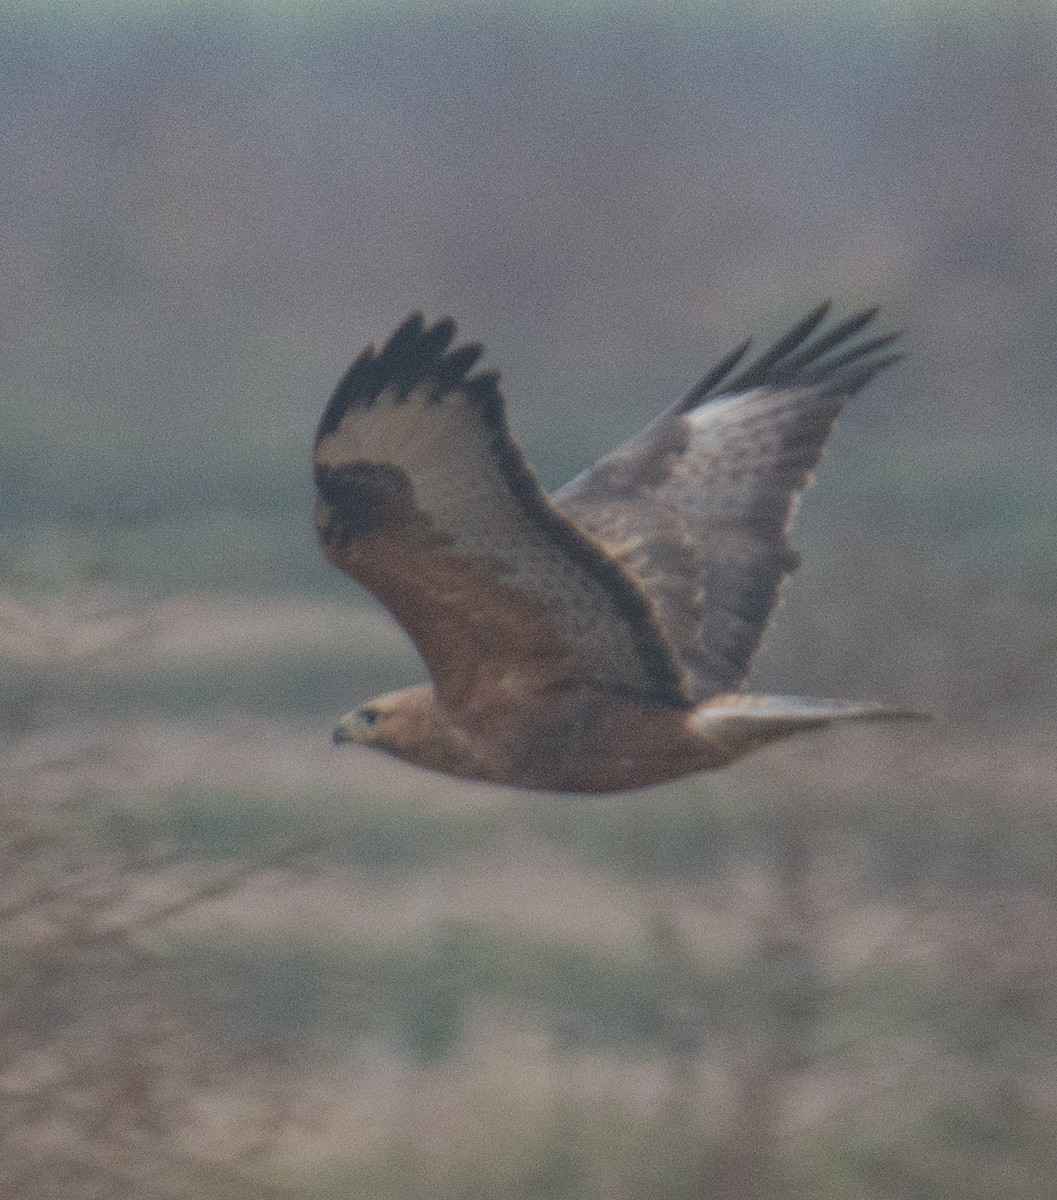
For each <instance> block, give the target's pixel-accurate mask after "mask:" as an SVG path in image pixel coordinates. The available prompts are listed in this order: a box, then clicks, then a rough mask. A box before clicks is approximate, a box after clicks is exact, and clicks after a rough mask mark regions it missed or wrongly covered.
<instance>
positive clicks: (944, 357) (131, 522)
mask: <svg viewBox="0 0 1057 1200" xmlns="http://www.w3.org/2000/svg"><path fill="white" fill-rule="evenodd" d="M1055 35H1057V14H1055V13H1054V10H1053V8H1052V7H1051V4H1050V3H1049V0H1003V3H1002V4H1001V5H999V4H997V3H994V4H988V3H984V2H980V3H975V4H974V3H971V2H970V0H964V2H960V0H917V2H913V0H905V2H902V3H901V2H899V0H889V2H888V3H885V4H882V5H878V4H872V5H866V4H862V5H856V4H840V3H838V2H837V0H833V3H830V4H827V3H823V2H819V3H815V4H804V5H792V4H790V5H774V4H762V3H760V4H756V3H753V2H752V0H741V2H734V0H729V2H726V3H722V4H720V3H716V4H712V3H704V2H702V3H690V2H689V0H687V2H686V3H682V4H672V5H655V6H636V5H627V4H619V3H617V2H616V0H613V2H611V3H606V2H605V0H595V2H593V3H580V2H576V0H570V3H568V4H566V5H556V4H548V3H543V2H540V3H528V2H526V3H522V4H515V3H508V4H504V5H486V4H478V5H473V4H454V3H453V4H444V3H427V2H426V0H422V2H421V3H414V2H413V0H407V2H406V3H384V2H382V0H377V2H376V3H373V4H356V5H345V4H342V3H339V2H338V0H333V2H331V3H317V4H312V5H300V4H295V3H286V4H283V3H279V2H278V0H275V2H273V3H250V2H249V0H246V2H245V3H237V2H235V0H229V2H228V3H225V4H217V5H211V6H200V7H199V6H195V5H193V4H191V3H186V4H179V3H173V4H169V5H165V6H162V5H149V4H133V3H130V2H125V3H107V2H106V0H80V2H79V3H73V2H71V3H66V4H62V3H51V4H46V3H43V2H41V3H31V2H29V0H20V2H19V0H16V2H14V3H8V4H7V5H6V6H5V7H4V9H3V13H2V14H0V108H2V112H3V128H2V133H0V146H2V161H3V169H2V171H0V214H2V220H0V279H2V284H0V317H2V328H3V336H4V354H3V357H2V360H0V396H2V414H3V415H2V424H0V430H2V437H0V511H2V514H3V520H2V522H0V733H2V738H3V744H2V748H0V760H2V771H0V802H2V806H0V946H2V950H0V976H2V979H3V988H2V1001H0V1097H2V1103H0V1195H3V1196H5V1197H6V1196H11V1197H20V1198H22V1197H33V1198H36V1197H56V1198H58V1197H62V1198H63V1200H67V1198H72V1200H79V1198H80V1197H102V1198H107V1200H108V1198H109V1197H116V1196H123V1197H140V1196H144V1197H146V1196H150V1197H191V1196H194V1197H205V1198H207V1200H211V1198H213V1197H217V1198H219V1197H228V1196H251V1197H256V1196H261V1197H270V1196H276V1197H286V1196H298V1197H308V1198H310V1200H314V1198H317V1197H318V1198H323V1197H339V1196H340V1197H349V1196H370V1197H378V1198H380V1200H388V1198H392V1200H416V1198H419V1197H429V1198H430V1200H463V1198H470V1197H481V1198H482V1200H483V1198H486V1197H487V1198H498V1200H507V1198H510V1200H513V1198H515V1197H517V1198H523V1200H528V1198H533V1200H603V1198H604V1200H624V1198H627V1200H633V1198H634V1200H643V1198H646V1200H648V1198H650V1197H657V1198H658V1200H659V1198H660V1197H664V1198H665V1200H683V1198H690V1197H695V1198H701V1197H723V1198H728V1197H729V1198H732V1200H741V1198H743V1197H744V1198H747V1197H758V1196H768V1197H770V1196H782V1197H791V1198H792V1197H796V1198H804V1200H807V1198H808V1197H811V1198H823V1200H824V1198H826V1197H834V1198H837V1197H840V1198H842V1200H844V1198H855V1200H858V1198H862V1200H882V1198H883V1200H888V1198H891V1200H897V1198H898V1200H903V1198H906V1200H910V1198H918V1197H928V1198H930V1200H931V1198H934V1197H939V1198H943V1197H948V1196H950V1197H959V1198H969V1200H973V1198H976V1197H979V1198H981V1200H983V1198H985V1197H986V1198H991V1197H993V1196H996V1195H1002V1196H1003V1197H1022V1198H1024V1200H1033V1198H1035V1197H1038V1198H1043V1197H1050V1196H1052V1195H1053V1182H1052V1181H1053V1178H1054V1174H1055V1171H1057V1149H1055V1142H1054V1139H1053V1136H1052V1131H1053V1128H1054V1121H1055V1119H1057V1000H1055V992H1054V986H1055V980H1057V884H1055V874H1054V870H1053V863H1054V858H1055V853H1057V822H1055V814H1054V800H1055V796H1054V791H1055V750H1057V739H1055V736H1054V732H1053V712H1054V708H1055V704H1057V670H1055V667H1057V619H1055V615H1054V594H1055V585H1057V553H1055V549H1054V541H1055V539H1054V513H1055V506H1057V481H1055V474H1054V469H1053V463H1054V459H1055V452H1057V403H1055V399H1057V397H1055V388H1054V383H1053V379H1054V376H1055V373H1057V341H1055V337H1054V331H1055V329H1057V191H1055V188H1054V178H1055V172H1057V40H1055ZM826 296H832V297H834V299H835V300H836V301H837V304H838V306H839V308H840V310H841V311H842V312H846V311H850V310H852V309H854V308H855V307H857V306H858V307H861V306H865V305H869V304H873V303H875V302H879V303H881V304H882V305H883V306H884V314H883V317H882V321H883V323H884V324H885V327H886V328H896V327H903V328H905V329H906V330H907V336H906V345H907V350H908V352H909V356H908V359H907V361H906V362H905V363H903V364H901V365H900V366H899V367H898V368H896V369H894V370H892V371H890V372H887V373H886V374H885V375H884V376H883V377H882V378H879V379H878V380H877V381H876V382H875V383H874V384H873V385H872V386H871V387H870V389H869V390H868V391H867V392H866V393H864V394H863V395H861V396H860V397H858V398H857V399H856V401H855V403H854V404H853V405H852V406H851V408H850V409H849V411H848V412H847V413H846V415H845V417H844V419H843V420H842V422H841V425H840V428H839V429H838V431H837V434H836V436H835V437H834V440H833V443H832V444H831V454H830V456H829V457H828V458H827V460H826V462H825V463H824V464H823V466H822V468H821V470H820V472H819V480H818V484H817V486H816V488H815V490H814V491H812V492H811V493H810V494H809V495H808V496H807V498H806V500H805V503H804V504H803V506H802V509H801V514H800V521H799V533H798V544H799V546H800V548H801V549H802V551H803V552H804V556H805V564H804V566H803V568H802V569H801V571H800V572H799V574H798V575H797V577H796V579H795V582H794V583H793V585H792V586H791V587H790V588H789V589H788V591H787V593H786V599H785V603H784V607H783V610H782V612H781V614H780V620H779V622H778V624H777V626H776V628H775V629H774V630H773V632H772V634H771V635H770V637H769V639H768V642H767V644H766V646H765V649H764V651H763V653H762V654H761V656H760V659H759V661H758V664H757V667H756V669H755V671H754V675H753V679H752V681H751V683H752V684H753V686H754V687H756V688H757V689H758V690H763V689H773V690H779V691H790V692H797V693H801V694H807V695H811V694H817V695H840V696H849V697H851V696H863V697H873V696H877V697H884V698H886V699H889V700H893V701H898V702H902V703H906V704H910V705H913V706H916V707H920V708H924V709H927V710H929V711H931V712H933V713H935V714H936V720H935V721H934V722H932V723H931V725H930V726H929V727H928V728H922V729H912V730H911V729H903V728H896V727H889V728H883V729H878V730H870V729H864V730H861V731H856V732H855V733H854V734H852V733H847V734H837V733H831V734H826V735H824V736H820V737H817V738H812V739H809V738H802V739H798V740H795V741H792V742H790V743H788V744H786V745H782V746H778V747H775V748H773V749H770V750H768V751H766V752H762V753H760V754H759V755H758V756H756V757H754V758H753V759H751V760H749V761H747V762H745V763H743V764H739V765H737V766H735V767H734V768H732V769H730V770H728V771H726V772H724V773H722V774H717V775H712V776H701V777H698V778H695V779H692V780H688V781H684V782H681V783H678V784H673V785H670V786H666V787H663V788H656V789H652V790H650V791H648V792H644V793H640V794H635V795H630V796H618V797H603V798H590V799H588V798H583V799H580V798H575V797H554V796H548V795H530V794H525V793H517V792H513V791H504V790H501V789H491V788H486V787H476V786H471V785H468V784H463V783H459V782H456V781H452V780H448V779H443V778H440V777H432V776H428V775H426V774H422V773H418V772H416V771H415V770H413V769H412V768H410V767H404V766H401V765H399V764H397V763H395V762H390V761H388V760H385V759H383V758H381V757H372V756H370V755H367V754H362V753H361V752H360V751H357V750H353V749H348V748H343V749H341V750H339V749H335V748H333V747H331V746H330V744H329V741H328V733H329V729H330V727H331V724H332V723H333V719H334V717H335V716H336V715H337V714H339V713H340V712H342V711H344V710H345V709H347V708H349V707H350V706H351V705H352V704H353V703H354V702H356V701H358V700H360V699H362V698H364V697H366V696H369V695H371V694H373V693H375V692H376V691H379V690H383V689H388V688H392V687H397V686H402V685H404V684H406V683H410V682H413V681H416V680H418V679H420V678H421V677H422V671H421V667H420V665H419V664H418V662H417V660H416V658H415V656H414V654H413V652H412V651H411V649H410V647H409V646H408V644H407V643H406V642H405V640H404V638H403V635H402V634H401V632H400V630H399V629H398V627H397V626H396V625H395V624H394V623H393V622H391V621H390V620H389V619H388V617H387V616H386V615H385V614H384V613H382V612H381V611H380V610H378V609H377V608H376V607H374V606H373V605H372V604H371V603H369V602H368V600H367V599H366V598H365V597H364V596H363V595H362V594H361V593H359V592H357V591H356V590H355V589H354V588H353V587H352V586H351V585H350V584H349V582H348V581H347V580H346V579H345V578H344V577H343V576H341V575H340V574H339V573H338V572H336V571H334V570H333V569H331V568H329V567H327V566H326V564H325V563H324V562H323V560H322V558H321V556H320V554H319V552H318V549H317V547H316V544H315V540H314V536H313V532H312V527H311V503H312V494H311V481H310V475H309V467H308V461H309V452H310V444H311V440H312V436H313V432H314V427H315V423H316V421H317V419H318V416H319V413H320V411H321V409H322V406H323V403H324V402H325V399H326V397H327V395H328V393H329V391H330V389H331V387H332V386H333V384H334V382H335V381H336V379H337V378H338V376H339V375H340V374H341V372H342V371H343V370H344V368H345V366H346V365H347V363H348V362H349V361H350V360H351V358H352V357H353V356H354V354H355V353H357V352H358V351H359V349H360V348H361V347H362V346H363V344H364V343H365V342H367V341H369V340H372V339H375V340H377V339H381V338H383V337H384V336H386V334H387V333H388V332H389V330H390V329H391V327H392V326H393V325H394V324H395V323H396V322H397V321H398V320H399V319H401V318H402V317H403V316H405V315H406V314H407V312H409V311H410V310H412V309H414V308H419V307H421V308H423V309H424V310H425V311H426V312H427V314H429V315H430V316H439V315H441V314H442V313H447V312H450V313H452V314H453V315H455V316H456V317H457V318H458V319H459V321H460V324H461V328H462V330H463V332H464V333H465V334H466V335H467V336H469V337H473V338H480V339H482V340H484V341H485V342H486V344H487V348H488V362H489V365H494V366H497V367H499V368H501V369H502V370H503V373H504V378H505V381H506V391H507V395H508V399H509V403H510V415H511V422H512V425H513V428H514V431H515V433H516V435H517V437H518V438H519V439H520V441H521V442H522V444H523V445H524V447H525V450H526V453H527V455H528V458H529V460H530V461H531V462H533V463H534V464H535V465H536V466H537V469H538V471H539V474H540V477H541V480H542V482H543V483H544V485H545V486H547V487H554V486H557V485H558V484H560V483H562V482H564V480H565V479H567V478H568V477H570V476H571V475H572V474H574V473H575V472H576V471H578V470H580V469H581V468H582V467H583V466H585V465H586V464H588V463H589V462H591V461H592V460H593V459H594V458H595V457H596V456H597V455H598V454H600V453H602V452H603V451H605V450H606V449H608V448H610V447H611V446H613V445H614V444H616V443H617V442H618V441H619V440H621V439H622V438H624V437H626V436H627V435H629V434H631V433H632V432H634V431H635V430H636V429H637V428H639V427H640V426H641V425H642V424H643V423H644V422H645V421H646V420H647V419H649V418H650V417H651V416H652V415H653V414H655V413H656V412H658V411H659V409H660V408H661V407H662V406H663V405H664V404H666V403H668V402H669V401H671V400H672V399H674V398H675V397H677V396H678V395H680V394H681V393H682V392H683V391H684V390H685V389H686V388H687V387H688V386H689V385H690V384H692V383H693V382H694V381H695V380H696V379H697V378H699V377H700V376H701V375H702V374H703V373H704V371H705V370H706V369H707V368H708V367H709V366H711V365H712V363H713V362H715V361H716V360H717V359H718V358H719V357H720V356H721V355H722V354H724V353H725V352H726V351H727V350H729V349H730V348H731V346H732V345H734V344H735V343H737V342H739V341H740V340H742V339H743V338H744V337H745V336H746V335H748V334H749V333H754V334H756V335H757V336H758V337H760V338H766V337H768V336H772V335H774V334H775V333H777V332H779V331H780V330H781V329H782V327H783V326H786V325H788V324H790V323H791V322H792V321H793V320H795V319H796V318H797V317H798V316H800V315H801V314H802V313H803V312H804V311H805V310H806V309H807V308H808V307H809V306H812V305H814V304H815V303H816V302H817V301H818V300H820V299H822V298H825V297H826Z"/></svg>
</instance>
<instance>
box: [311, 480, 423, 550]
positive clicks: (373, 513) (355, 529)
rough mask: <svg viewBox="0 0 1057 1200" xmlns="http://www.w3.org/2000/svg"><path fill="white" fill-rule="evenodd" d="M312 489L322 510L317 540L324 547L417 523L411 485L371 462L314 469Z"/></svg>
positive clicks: (419, 516) (418, 514)
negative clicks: (324, 544) (314, 477)
mask: <svg viewBox="0 0 1057 1200" xmlns="http://www.w3.org/2000/svg"><path fill="white" fill-rule="evenodd" d="M316 488H317V489H318V492H319V499H320V501H321V503H322V506H323V520H322V523H321V527H320V531H319V532H320V537H321V538H322V539H323V541H324V542H326V543H327V544H328V545H343V544H345V543H347V542H350V541H352V540H354V539H355V538H360V537H364V536H365V535H367V534H369V533H374V532H376V531H377V530H379V529H382V528H387V529H392V528H395V527H407V526H408V525H414V524H416V523H418V522H419V521H420V520H421V514H420V513H419V511H418V509H417V508H416V507H415V495H414V491H413V489H412V487H411V481H410V480H409V479H408V477H407V475H406V474H405V473H404V472H403V471H401V470H399V469H398V468H397V467H391V466H386V465H385V464H383V463H371V462H354V463H349V464H347V465H346V466H343V467H322V466H317V467H316Z"/></svg>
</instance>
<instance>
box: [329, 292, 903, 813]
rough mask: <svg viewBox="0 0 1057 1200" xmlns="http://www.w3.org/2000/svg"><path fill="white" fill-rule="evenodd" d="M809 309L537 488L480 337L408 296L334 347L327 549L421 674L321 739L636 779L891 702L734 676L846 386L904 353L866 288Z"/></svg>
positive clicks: (488, 770)
mask: <svg viewBox="0 0 1057 1200" xmlns="http://www.w3.org/2000/svg"><path fill="white" fill-rule="evenodd" d="M828 309H829V306H828V305H823V306H822V307H820V308H818V309H816V310H815V311H814V312H812V313H811V314H810V315H809V316H807V317H806V318H805V319H804V320H803V321H801V322H800V323H799V324H798V325H796V326H795V328H793V329H791V330H790V331H789V332H788V333H787V334H786V335H785V336H784V337H783V338H781V339H780V340H779V341H778V342H776V343H775V345H773V346H772V347H771V348H770V349H769V350H767V351H766V352H765V353H763V354H761V355H760V356H759V357H758V358H756V359H755V360H749V361H748V365H745V362H746V355H747V352H748V349H749V346H748V343H746V345H744V346H741V347H739V348H738V350H736V351H735V352H734V353H733V354H731V355H729V356H728V357H727V358H725V359H724V360H723V361H722V362H721V363H720V364H719V365H718V366H717V367H716V368H715V369H714V370H713V371H711V372H710V373H709V374H708V375H707V376H706V377H705V378H704V379H703V380H702V381H701V382H700V383H699V384H698V385H697V386H696V387H695V388H694V389H693V390H692V391H691V392H690V393H689V394H688V395H687V396H686V397H685V398H684V399H683V400H681V401H679V403H677V404H675V405H674V406H673V407H671V408H669V409H668V410H667V411H666V412H664V413H662V414H661V416H659V417H658V418H657V419H656V420H655V421H654V422H653V423H652V424H651V425H649V426H648V427H647V428H646V429H644V430H643V431H642V432H641V433H639V434H638V435H636V436H635V437H633V438H631V439H630V440H629V441H628V442H626V443H625V444H624V445H623V446H620V447H619V448H618V449H616V450H614V451H613V452H612V453H611V454H609V455H607V456H606V457H605V458H603V459H601V460H600V461H599V462H597V463H596V464H595V465H594V466H593V467H591V468H590V469H589V470H587V471H585V472H584V473H583V474H582V475H580V476H579V477H578V478H576V479H574V480H573V481H572V482H571V483H569V484H566V486H565V487H563V488H561V489H560V490H559V491H557V492H556V493H555V494H554V495H553V496H551V497H550V498H548V497H547V496H546V495H544V493H543V492H542V491H541V489H540V487H539V485H538V484H537V482H536V479H535V476H534V475H533V473H532V471H531V470H530V468H529V467H527V466H526V465H525V462H524V459H523V458H522V456H521V452H520V450H519V449H518V447H517V445H516V444H515V442H514V441H513V439H512V438H511V436H510V431H509V429H508V427H507V421H506V412H505V403H504V400H503V394H502V391H501V390H500V384H499V375H498V373H497V372H496V371H489V370H485V371H478V372H477V373H471V372H472V370H473V368H474V365H475V364H476V362H477V360H478V358H479V357H480V356H481V354H482V347H481V346H480V345H478V344H476V343H470V344H467V345H461V346H457V347H456V348H455V349H452V348H451V347H452V342H453V340H454V338H455V322H454V321H452V320H451V319H449V318H445V319H444V320H441V321H438V322H436V324H434V325H431V326H428V325H427V324H426V323H425V320H424V319H423V317H422V315H421V314H420V313H416V314H414V315H413V316H411V317H410V318H408V320H406V321H405V322H404V323H403V324H402V325H401V326H400V328H399V329H397V331H396V332H395V333H394V334H393V335H392V337H391V338H390V339H389V341H388V342H386V344H385V346H384V347H383V348H382V350H381V351H380V352H378V351H377V350H376V349H375V348H374V346H369V347H368V348H367V349H366V350H364V351H363V353H362V354H361V355H360V356H359V358H357V359H356V361H355V362H354V363H353V365H352V366H351V367H350V368H349V370H348V372H347V373H346V375H345V377H344V379H342V381H341V383H340V384H339V385H338V388H337V390H336V391H335V393H334V395H333V397H332V398H331V400H330V403H329V404H328V405H327V408H326V411H325V412H324V414H323V419H322V421H321V423H320V426H319V433H318V436H317V439H316V444H315V476H316V486H317V489H318V498H317V503H316V525H317V529H318V531H319V536H320V540H321V542H322V545H323V552H324V554H325V555H326V556H327V558H328V559H329V560H330V561H331V562H333V563H335V564H336V565H337V566H339V567H341V568H342V569H343V570H344V571H347V572H348V573H349V574H350V575H351V576H352V577H353V578H354V579H356V580H358V581H359V582H360V583H361V584H363V585H364V586H365V587H366V588H368V589H369V590H370V591H371V592H372V593H373V594H374V595H375V596H376V597H377V598H378V599H379V600H380V601H381V602H382V604H384V605H385V606H386V608H388V609H389V611H390V612H391V613H392V614H393V615H394V616H395V617H396V619H397V620H398V621H399V622H400V623H401V624H402V625H403V626H404V628H405V629H406V630H407V632H408V633H409V634H410V636H411V638H412V640H413V641H414V643H415V645H416V647H417V648H418V651H419V653H420V654H421V656H422V658H423V660H424V661H425V664H426V666H427V668H428V669H429V674H430V676H431V678H432V684H422V685H419V686H416V687H410V688H406V689H404V690H402V691H398V692H393V693H391V694H389V695H386V696H381V697H379V698H378V699H376V700H371V701H370V702H368V703H366V704H362V705H361V706H360V707H359V708H357V709H354V710H353V711H352V712H351V713H348V714H347V715H346V716H344V717H342V719H341V721H340V723H339V725H338V727H337V729H336V730H335V733H334V737H335V740H336V741H341V742H359V743H362V744H365V745H368V746H375V747H378V748H379V749H382V750H387V751H389V752H390V753H391V754H394V755H396V756H398V757H400V758H403V759H407V760H408V761H410V762H413V763H418V764H419V765H421V766H424V767H429V768H432V769H434V770H438V771H445V772H448V773H450V774H452V775H460V776H464V777H467V778H470V779H479V780H490V781H493V782H496V783H503V784H510V785H514V786H518V787H526V788H545V789H550V790H556V791H568V792H607V791H618V790H623V789H627V788H638V787H644V786H646V785H648V784H653V783H659V782H661V781H663V780H667V779H675V778H677V777H679V776H683V775H687V774H690V773H691V772H694V771H701V770H706V769H708V768H711V767H722V766H725V765H726V764H727V763H729V762H731V761H733V760H734V759H736V758H739V757H741V756H742V755H744V754H747V753H749V752H750V751H752V750H755V749H757V748H758V747H760V746H763V745H765V744H767V743H768V742H772V741H774V740H776V739H778V738H783V737H787V736H788V735H789V734H792V733H796V732H798V731H800V730H804V729H814V728H818V727H820V726H824V725H828V724H829V723H830V722H832V721H837V720H848V719H862V718H891V717H903V716H910V715H913V714H910V713H907V712H905V711H904V710H901V709H897V708H891V707H888V706H886V705H883V704H876V703H858V702H853V701H845V700H811V699H805V698H802V697H798V696H754V695H746V694H743V693H740V692H739V691H738V688H739V686H740V685H741V683H742V680H743V679H744V677H745V675H746V673H747V671H748V668H749V662H750V660H751V658H752V655H753V652H754V651H755V650H756V647H757V646H758V645H759V642H760V638H761V637H762V635H763V632H764V629H765V626H766V624H767V621H768V619H769V617H770V615H771V612H772V611H773V609H774V606H775V603H776V600H777V597H778V591H779V588H780V586H781V584H782V581H783V579H784V578H785V577H786V576H787V575H788V574H789V573H790V572H791V571H793V570H794V569H795V568H796V566H797V561H798V560H797V555H796V553H795V552H794V551H793V549H792V547H791V546H790V544H789V539H788V534H787V530H788V526H789V522H790V517H791V514H792V512H793V508H794V505H795V502H796V498H797V496H798V494H799V493H800V492H801V491H802V490H803V489H804V488H805V487H806V486H807V484H808V482H809V472H810V471H811V469H812V468H813V467H814V466H815V464H816V463H817V462H818V459H819V456H820V454H821V452H822V447H823V444H824V443H825V441H826V438H827V437H828V435H829V432H830V430H831V429H832V427H833V422H834V420H835V419H836V417H837V415H838V413H839V412H840V411H841V408H842V407H843V405H844V402H845V401H846V400H847V398H848V397H849V396H851V395H852V394H854V393H855V392H857V391H858V390H859V389H860V388H861V387H863V386H864V384H866V383H867V382H868V381H869V380H870V379H871V378H872V377H873V376H874V375H876V374H877V372H878V371H880V370H882V369H883V368H884V367H886V366H888V365H889V364H890V363H891V362H893V361H895V360H896V359H897V358H898V357H899V356H898V355H897V354H893V353H892V352H891V343H892V342H893V341H894V338H895V335H893V334H888V335H884V336H878V337H866V336H864V335H863V331H864V329H865V328H866V326H867V325H868V324H869V323H870V321H871V320H872V319H873V317H874V316H875V315H876V310H875V309H871V310H869V311H867V312H863V313H859V314H857V315H856V316H853V317H850V318H849V319H847V320H845V321H843V322H841V323H840V324H837V325H835V326H833V327H831V328H829V329H828V330H824V329H823V328H822V326H823V322H824V320H825V317H826V315H827V313H828Z"/></svg>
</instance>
